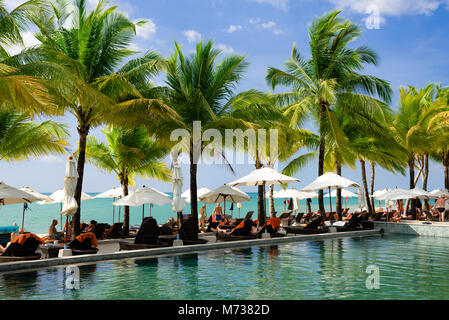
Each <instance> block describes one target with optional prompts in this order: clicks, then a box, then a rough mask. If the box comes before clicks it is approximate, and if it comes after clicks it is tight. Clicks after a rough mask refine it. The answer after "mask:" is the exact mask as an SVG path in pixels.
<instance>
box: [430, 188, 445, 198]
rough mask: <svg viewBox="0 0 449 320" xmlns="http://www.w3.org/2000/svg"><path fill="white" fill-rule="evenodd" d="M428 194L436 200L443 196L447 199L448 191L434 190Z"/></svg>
mask: <svg viewBox="0 0 449 320" xmlns="http://www.w3.org/2000/svg"><path fill="white" fill-rule="evenodd" d="M430 194H432V195H433V196H435V197H437V198H439V197H441V196H443V195H444V196H447V197H449V191H448V190H447V189H444V190H441V189H435V190H433V191H431V192H430Z"/></svg>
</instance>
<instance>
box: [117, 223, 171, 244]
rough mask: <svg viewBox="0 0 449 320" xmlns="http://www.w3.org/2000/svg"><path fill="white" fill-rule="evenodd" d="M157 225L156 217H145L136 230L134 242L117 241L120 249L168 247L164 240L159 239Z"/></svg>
mask: <svg viewBox="0 0 449 320" xmlns="http://www.w3.org/2000/svg"><path fill="white" fill-rule="evenodd" d="M158 237H159V226H158V224H157V221H156V219H154V218H152V217H147V218H145V219H144V220H143V222H142V225H141V226H140V228H139V231H138V232H137V235H136V238H135V239H134V243H129V242H126V241H119V246H120V250H141V249H152V248H160V247H168V246H169V244H168V243H166V242H161V241H159V238H158Z"/></svg>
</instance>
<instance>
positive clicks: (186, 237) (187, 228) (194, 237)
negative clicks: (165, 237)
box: [178, 218, 207, 246]
mask: <svg viewBox="0 0 449 320" xmlns="http://www.w3.org/2000/svg"><path fill="white" fill-rule="evenodd" d="M178 234H179V238H180V239H181V240H182V242H183V244H184V245H185V246H188V245H195V244H206V243H207V240H206V239H198V231H197V227H196V226H195V220H193V219H192V218H190V219H187V220H185V221H184V222H183V224H182V225H181V228H179V233H178Z"/></svg>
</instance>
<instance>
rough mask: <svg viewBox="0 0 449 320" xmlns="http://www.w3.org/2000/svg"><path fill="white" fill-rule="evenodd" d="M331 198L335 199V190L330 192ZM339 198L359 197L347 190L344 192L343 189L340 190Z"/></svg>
mask: <svg viewBox="0 0 449 320" xmlns="http://www.w3.org/2000/svg"><path fill="white" fill-rule="evenodd" d="M330 196H331V197H336V196H337V190H332V192H331V194H330ZM341 196H342V197H343V198H357V197H358V196H359V195H358V194H355V193H354V192H351V191H349V190H345V189H341Z"/></svg>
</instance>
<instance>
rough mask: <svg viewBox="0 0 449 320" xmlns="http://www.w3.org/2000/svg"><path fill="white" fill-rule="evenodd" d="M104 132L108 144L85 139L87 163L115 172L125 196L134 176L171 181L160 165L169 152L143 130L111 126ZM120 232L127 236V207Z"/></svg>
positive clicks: (94, 139)
mask: <svg viewBox="0 0 449 320" xmlns="http://www.w3.org/2000/svg"><path fill="white" fill-rule="evenodd" d="M103 133H104V134H105V136H106V139H107V142H106V141H98V140H97V139H96V138H95V137H89V138H88V139H87V147H86V157H87V161H88V162H90V163H92V164H93V165H94V166H96V167H97V168H99V169H101V170H103V171H106V172H107V173H112V172H113V173H115V174H116V175H117V179H118V180H119V182H120V185H121V186H122V189H123V194H124V196H127V195H128V187H129V185H131V186H132V187H135V182H134V177H136V176H142V177H145V178H152V179H158V180H162V181H165V182H168V181H170V176H171V171H170V168H169V167H167V165H166V164H165V163H164V162H163V159H164V157H165V156H166V155H167V154H168V151H169V150H168V148H167V147H161V146H159V145H158V144H157V143H156V142H155V141H154V140H152V139H151V138H150V137H149V136H148V134H147V132H146V130H145V128H143V127H135V128H125V127H113V128H110V129H105V130H103ZM123 229H124V231H125V233H126V234H128V232H129V207H128V206H125V210H124V217H123Z"/></svg>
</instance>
